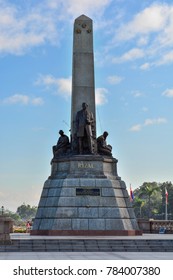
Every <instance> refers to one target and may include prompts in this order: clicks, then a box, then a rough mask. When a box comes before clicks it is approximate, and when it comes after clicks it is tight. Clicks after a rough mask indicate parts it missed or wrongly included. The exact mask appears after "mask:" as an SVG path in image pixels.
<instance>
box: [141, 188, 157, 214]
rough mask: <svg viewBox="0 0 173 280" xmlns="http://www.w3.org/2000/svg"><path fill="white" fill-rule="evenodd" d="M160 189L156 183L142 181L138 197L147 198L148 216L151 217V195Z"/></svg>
mask: <svg viewBox="0 0 173 280" xmlns="http://www.w3.org/2000/svg"><path fill="white" fill-rule="evenodd" d="M158 191H160V187H159V186H158V185H157V184H156V183H144V184H143V187H142V188H141V189H140V193H139V197H141V198H145V197H147V198H148V218H149V219H150V218H151V196H152V195H153V194H155V193H156V192H158Z"/></svg>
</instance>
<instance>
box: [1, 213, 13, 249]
mask: <svg viewBox="0 0 173 280" xmlns="http://www.w3.org/2000/svg"><path fill="white" fill-rule="evenodd" d="M11 232H13V220H12V219H11V218H10V217H7V216H6V215H0V244H10V243H11V240H10V233H11Z"/></svg>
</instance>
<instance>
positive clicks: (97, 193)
mask: <svg viewBox="0 0 173 280" xmlns="http://www.w3.org/2000/svg"><path fill="white" fill-rule="evenodd" d="M76 195H92V196H100V189H90V188H88V189H87V188H76Z"/></svg>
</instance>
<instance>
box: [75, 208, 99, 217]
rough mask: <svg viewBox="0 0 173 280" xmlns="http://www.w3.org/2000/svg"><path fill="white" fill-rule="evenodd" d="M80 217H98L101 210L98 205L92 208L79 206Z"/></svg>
mask: <svg viewBox="0 0 173 280" xmlns="http://www.w3.org/2000/svg"><path fill="white" fill-rule="evenodd" d="M78 217H79V218H93V219H94V218H98V217H99V210H98V208H96V207H92V208H84V207H81V208H78Z"/></svg>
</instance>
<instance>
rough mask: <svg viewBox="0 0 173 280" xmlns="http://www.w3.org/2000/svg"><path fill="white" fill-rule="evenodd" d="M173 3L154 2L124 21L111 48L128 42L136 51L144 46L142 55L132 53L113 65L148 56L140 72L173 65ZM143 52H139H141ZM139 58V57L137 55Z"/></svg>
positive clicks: (129, 52)
mask: <svg viewBox="0 0 173 280" xmlns="http://www.w3.org/2000/svg"><path fill="white" fill-rule="evenodd" d="M172 18H173V4H168V3H163V2H162V3H156V2H155V3H154V4H151V5H150V6H148V7H146V8H145V9H143V10H141V11H140V12H138V13H137V14H135V15H134V16H133V18H132V20H131V21H128V22H124V23H123V24H122V25H121V26H120V27H119V29H117V30H118V31H116V32H115V33H114V34H113V35H112V37H113V39H112V41H111V45H110V46H111V47H112V48H114V46H115V45H117V44H120V45H121V44H122V43H123V44H124V41H129V46H131V44H130V43H132V44H133V45H134V49H136V50H137V49H139V47H142V48H143V50H141V53H140V52H139V54H138V53H136V54H135V53H134V56H133V53H131V50H129V51H127V52H126V53H125V54H123V55H120V56H119V57H115V58H114V59H113V61H112V62H114V63H122V62H126V61H129V60H132V59H137V58H144V57H147V59H148V60H149V62H147V63H144V64H142V65H141V66H140V69H141V70H147V69H149V68H151V67H158V66H160V65H164V64H168V63H169V64H170V63H173V52H172V47H173V36H172V34H173V20H172ZM139 50H140V49H139ZM138 55H139V56H138Z"/></svg>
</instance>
